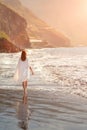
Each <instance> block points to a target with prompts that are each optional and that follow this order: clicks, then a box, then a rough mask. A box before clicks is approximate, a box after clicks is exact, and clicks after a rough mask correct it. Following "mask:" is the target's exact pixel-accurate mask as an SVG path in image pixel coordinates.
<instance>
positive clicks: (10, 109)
mask: <svg viewBox="0 0 87 130" xmlns="http://www.w3.org/2000/svg"><path fill="white" fill-rule="evenodd" d="M21 129H22V130H44V129H45V130H86V129H87V102H86V99H84V98H79V97H78V96H75V97H74V96H73V95H68V94H67V95H66V94H64V93H55V92H50V91H42V90H41V91H40V90H39V91H38V90H28V97H27V102H26V103H23V91H22V90H19V91H18V90H17V91H16V90H2V89H0V130H21Z"/></svg>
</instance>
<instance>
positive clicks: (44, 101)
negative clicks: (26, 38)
mask: <svg viewBox="0 0 87 130" xmlns="http://www.w3.org/2000/svg"><path fill="white" fill-rule="evenodd" d="M20 54H21V53H20V52H19V53H0V130H44V129H45V130H87V47H77V48H75V47H74V48H45V49H30V50H27V56H28V59H29V62H30V65H31V66H32V68H33V70H34V73H35V75H33V76H32V75H31V77H30V80H29V81H28V97H27V103H26V104H24V103H23V89H22V85H21V84H19V83H16V82H15V81H14V80H13V75H14V72H15V69H16V65H17V63H18V59H19V57H20ZM24 121H25V122H24Z"/></svg>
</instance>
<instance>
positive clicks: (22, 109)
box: [17, 95, 30, 130]
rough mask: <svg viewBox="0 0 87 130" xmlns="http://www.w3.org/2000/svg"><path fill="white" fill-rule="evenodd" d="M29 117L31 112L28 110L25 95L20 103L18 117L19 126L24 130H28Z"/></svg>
mask: <svg viewBox="0 0 87 130" xmlns="http://www.w3.org/2000/svg"><path fill="white" fill-rule="evenodd" d="M29 116H30V111H29V108H28V101H27V96H26V95H24V96H23V99H22V101H21V102H19V103H18V106H17V117H18V119H19V122H18V126H19V127H20V128H21V129H23V130H27V129H28V122H29Z"/></svg>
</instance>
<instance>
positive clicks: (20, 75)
mask: <svg viewBox="0 0 87 130" xmlns="http://www.w3.org/2000/svg"><path fill="white" fill-rule="evenodd" d="M29 77H30V69H29V64H28V59H26V60H25V61H22V60H21V58H20V59H19V61H18V65H17V67H16V71H15V74H14V80H15V81H17V82H23V81H26V80H28V78H29Z"/></svg>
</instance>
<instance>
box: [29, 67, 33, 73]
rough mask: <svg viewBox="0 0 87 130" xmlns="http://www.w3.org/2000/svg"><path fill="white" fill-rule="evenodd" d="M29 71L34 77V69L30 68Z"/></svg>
mask: <svg viewBox="0 0 87 130" xmlns="http://www.w3.org/2000/svg"><path fill="white" fill-rule="evenodd" d="M29 69H30V71H31V73H32V75H34V72H33V70H32V68H31V66H29Z"/></svg>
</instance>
